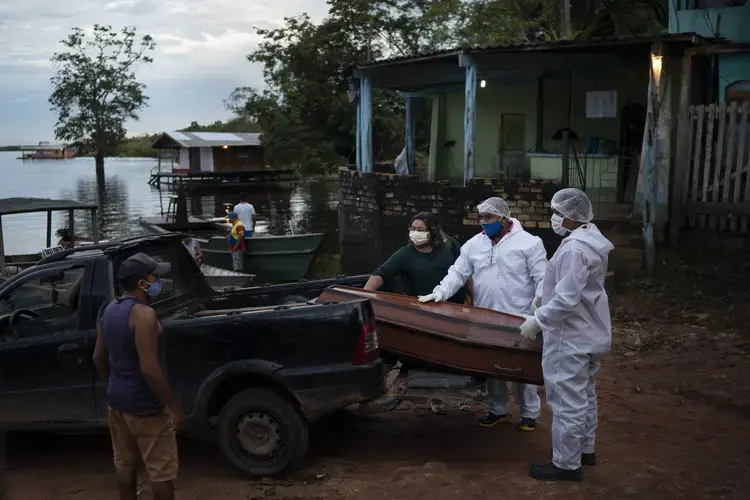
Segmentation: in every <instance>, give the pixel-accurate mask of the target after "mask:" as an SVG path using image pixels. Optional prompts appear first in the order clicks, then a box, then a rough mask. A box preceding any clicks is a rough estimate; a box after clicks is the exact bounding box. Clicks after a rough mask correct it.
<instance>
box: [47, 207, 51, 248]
mask: <svg viewBox="0 0 750 500" xmlns="http://www.w3.org/2000/svg"><path fill="white" fill-rule="evenodd" d="M51 246H52V210H47V248H50V247H51Z"/></svg>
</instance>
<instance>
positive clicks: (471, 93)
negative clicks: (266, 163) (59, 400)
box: [459, 54, 477, 186]
mask: <svg viewBox="0 0 750 500" xmlns="http://www.w3.org/2000/svg"><path fill="white" fill-rule="evenodd" d="M459 65H460V66H462V67H464V68H466V89H465V99H464V186H468V184H469V180H471V179H473V178H474V143H475V139H474V134H475V131H476V107H477V92H476V90H477V66H476V64H475V63H474V61H473V60H472V59H471V58H470V57H468V56H466V55H464V54H462V55H460V56H459Z"/></svg>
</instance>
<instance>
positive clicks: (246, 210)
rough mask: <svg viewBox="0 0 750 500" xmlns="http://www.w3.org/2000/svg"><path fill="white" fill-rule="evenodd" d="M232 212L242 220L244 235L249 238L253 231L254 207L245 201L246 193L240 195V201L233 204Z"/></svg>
mask: <svg viewBox="0 0 750 500" xmlns="http://www.w3.org/2000/svg"><path fill="white" fill-rule="evenodd" d="M234 213H236V214H237V216H238V217H239V218H240V220H241V221H242V225H243V226H244V227H245V236H247V237H248V238H251V237H252V236H253V233H255V207H254V206H253V205H252V204H251V203H249V202H248V201H247V195H246V194H243V195H242V196H241V197H240V202H239V203H238V204H237V205H235V206H234Z"/></svg>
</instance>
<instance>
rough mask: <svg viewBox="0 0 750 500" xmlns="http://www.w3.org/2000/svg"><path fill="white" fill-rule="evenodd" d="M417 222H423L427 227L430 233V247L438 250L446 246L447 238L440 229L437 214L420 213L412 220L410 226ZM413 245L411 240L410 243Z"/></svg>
mask: <svg viewBox="0 0 750 500" xmlns="http://www.w3.org/2000/svg"><path fill="white" fill-rule="evenodd" d="M415 220H421V221H422V222H424V225H425V226H427V231H429V232H430V245H431V246H432V248H437V247H439V246H440V245H446V242H445V238H444V237H443V230H442V229H440V224H439V223H438V220H437V217H435V214H432V213H430V212H419V213H418V214H417V215H415V216H414V217H412V218H411V222H410V223H409V224H413V223H414V221H415ZM409 242H410V243H411V240H410V241H409Z"/></svg>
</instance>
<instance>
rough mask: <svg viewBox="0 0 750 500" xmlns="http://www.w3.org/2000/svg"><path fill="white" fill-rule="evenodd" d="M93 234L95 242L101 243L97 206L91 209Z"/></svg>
mask: <svg viewBox="0 0 750 500" xmlns="http://www.w3.org/2000/svg"><path fill="white" fill-rule="evenodd" d="M91 228H92V229H91V236H92V238H93V239H94V244H97V243H99V218H98V217H97V213H96V208H92V209H91Z"/></svg>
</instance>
